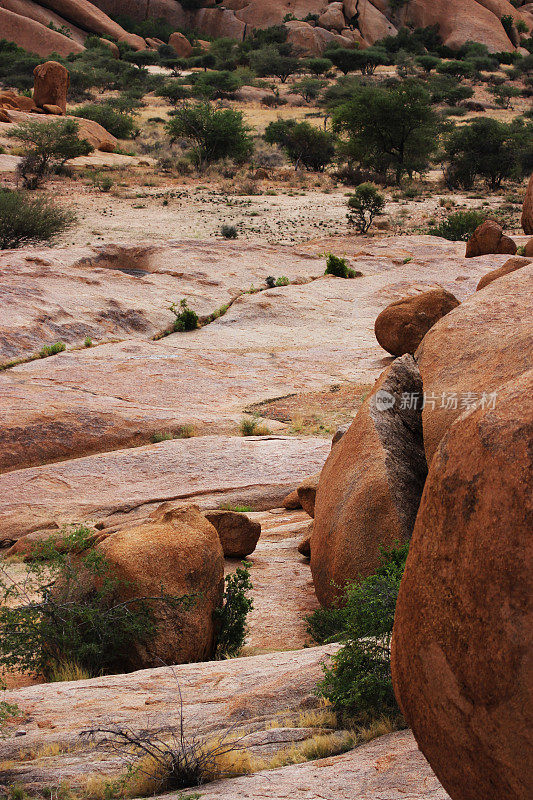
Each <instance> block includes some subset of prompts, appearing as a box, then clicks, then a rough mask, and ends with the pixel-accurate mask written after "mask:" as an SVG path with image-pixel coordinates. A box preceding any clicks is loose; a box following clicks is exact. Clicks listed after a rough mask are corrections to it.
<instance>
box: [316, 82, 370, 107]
mask: <svg viewBox="0 0 533 800" xmlns="http://www.w3.org/2000/svg"><path fill="white" fill-rule="evenodd" d="M361 86H363V83H362V80H361V78H360V77H359V76H357V77H356V76H355V75H343V76H342V77H341V78H339V79H338V81H336V83H333V84H331V85H330V86H329V87H328V88H327V89H326V91H325V92H324V94H323V95H322V103H323V105H325V106H326V108H327V109H328V111H332V110H333V109H334V108H335V107H336V106H340V105H342V104H343V103H346V102H348V101H350V100H353V98H354V97H355V96H356V95H357V94H358V92H359V91H360V89H361Z"/></svg>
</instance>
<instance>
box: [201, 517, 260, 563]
mask: <svg viewBox="0 0 533 800" xmlns="http://www.w3.org/2000/svg"><path fill="white" fill-rule="evenodd" d="M205 518H206V519H207V520H208V521H209V522H210V523H211V525H213V526H214V527H215V528H216V530H217V532H218V536H219V539H220V543H221V545H222V549H223V551H224V555H225V556H226V557H227V558H245V557H246V556H249V555H250V554H251V553H253V552H254V550H255V548H256V547H257V542H258V541H259V537H260V536H261V525H260V524H259V522H254V521H253V520H251V519H250V517H247V516H246V514H242V513H239V512H237V511H206V512H205Z"/></svg>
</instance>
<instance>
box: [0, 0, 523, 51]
mask: <svg viewBox="0 0 533 800" xmlns="http://www.w3.org/2000/svg"><path fill="white" fill-rule="evenodd" d="M184 5H186V6H187V8H185V7H184ZM184 5H182V4H181V3H179V2H178V1H177V0H95V2H94V3H91V2H89V0H42V2H34V0H0V38H4V39H8V40H10V41H13V42H16V44H18V45H19V46H20V47H23V48H25V49H27V50H30V51H32V52H36V53H37V54H38V55H43V56H47V55H50V53H52V52H55V53H59V54H60V55H67V54H68V53H71V52H79V51H80V50H82V49H83V46H84V41H85V38H86V36H87V35H88V34H89V33H92V34H96V35H98V36H104V37H112V38H114V39H116V40H118V41H124V42H127V43H128V44H130V45H131V46H132V47H134V48H135V49H144V48H147V47H149V45H150V44H153V42H150V43H147V42H146V41H145V40H144V39H143V38H142V37H140V36H136V35H134V34H132V33H129V32H127V31H126V30H124V28H122V27H121V26H120V25H118V24H117V23H116V22H114V20H113V17H114V16H115V15H125V16H128V17H131V18H132V19H135V20H136V21H141V20H144V19H147V18H162V19H165V20H166V21H167V22H169V23H170V24H172V25H175V26H176V28H177V29H178V28H181V29H183V28H186V29H191V30H195V31H197V32H199V33H200V34H203V35H204V36H208V37H232V38H235V39H244V38H246V36H248V35H249V34H250V32H251V31H252V30H253V29H255V28H266V27H269V26H271V25H277V24H280V23H283V22H285V24H286V25H287V27H288V28H289V31H290V36H289V38H290V40H291V41H292V42H293V44H294V45H295V47H297V48H298V49H300V50H301V51H302V52H306V53H320V52H321V51H323V50H324V48H325V47H326V46H327V45H328V44H329V43H330V42H331V41H335V40H336V41H338V42H339V44H341V45H342V46H344V47H349V46H354V45H355V44H356V43H357V44H359V45H360V46H362V47H365V46H368V45H371V44H373V43H374V42H375V41H377V40H378V39H381V38H383V37H384V36H387V35H389V34H394V33H395V32H396V31H397V30H398V28H399V27H401V26H402V25H414V26H429V25H437V26H438V27H439V29H440V33H441V36H442V39H443V41H444V42H445V44H447V45H448V46H450V47H452V48H456V47H460V46H461V45H462V44H463V43H464V42H466V41H468V40H471V41H477V42H482V43H484V44H486V45H487V47H488V48H489V50H491V51H494V52H497V51H502V50H511V49H514V48H515V47H517V46H518V44H519V37H518V34H517V31H516V27H515V26H516V23H518V22H520V21H523V22H525V23H526V24H527V26H528V28H530V27H531V26H533V3H528V2H522V3H521V5H520V7H519V8H516V7H515V6H516V3H515V4H511V2H509V0H446V1H445V0H344V1H343V2H329V3H328V2H327V0H274V2H270V0H268V2H267V0H226V2H224V3H222V2H217V0H205V2H202V0H194V1H193V2H191V0H187V3H186V4H184ZM507 17H510V18H511V19H512V20H513V21H514V23H511V20H510V19H505V21H504V24H502V18H507Z"/></svg>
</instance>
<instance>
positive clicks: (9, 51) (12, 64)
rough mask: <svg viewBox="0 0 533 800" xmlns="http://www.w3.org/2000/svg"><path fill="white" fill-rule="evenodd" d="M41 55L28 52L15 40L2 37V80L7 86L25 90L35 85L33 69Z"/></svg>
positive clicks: (39, 61) (0, 72) (0, 43)
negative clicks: (9, 40)
mask: <svg viewBox="0 0 533 800" xmlns="http://www.w3.org/2000/svg"><path fill="white" fill-rule="evenodd" d="M42 61H43V59H42V58H41V57H40V56H37V55H33V54H32V53H27V52H26V51H25V50H23V49H22V48H21V47H17V45H16V44H15V43H14V42H8V41H7V39H0V82H1V83H2V85H3V86H4V87H5V88H10V89H18V90H19V91H24V90H27V89H31V88H32V87H33V70H34V69H35V67H36V66H37V65H38V64H42Z"/></svg>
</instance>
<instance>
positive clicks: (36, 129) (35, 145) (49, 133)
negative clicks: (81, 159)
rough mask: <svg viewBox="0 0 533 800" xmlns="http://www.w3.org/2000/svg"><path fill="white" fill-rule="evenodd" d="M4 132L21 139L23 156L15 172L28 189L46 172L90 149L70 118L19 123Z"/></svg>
mask: <svg viewBox="0 0 533 800" xmlns="http://www.w3.org/2000/svg"><path fill="white" fill-rule="evenodd" d="M7 135H8V136H10V137H12V138H16V139H20V141H21V142H22V145H23V147H24V150H25V155H24V158H23V159H22V161H21V163H20V164H19V174H20V176H21V178H22V180H23V182H24V185H25V186H26V187H27V188H29V189H35V188H36V187H37V186H39V185H40V184H41V183H42V181H43V180H44V178H45V177H46V175H48V174H49V173H50V172H52V171H54V170H57V169H59V168H61V167H63V166H64V165H65V163H66V162H67V161H69V159H71V158H76V157H77V156H86V155H88V154H89V153H90V152H92V150H93V147H92V145H90V144H89V142H87V141H86V140H85V139H80V137H79V128H78V123H77V122H76V121H75V120H73V119H63V120H60V121H58V122H38V121H36V122H33V121H32V120H31V121H27V122H21V123H20V125H16V126H15V127H14V128H11V129H10V130H9V131H8V132H7Z"/></svg>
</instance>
